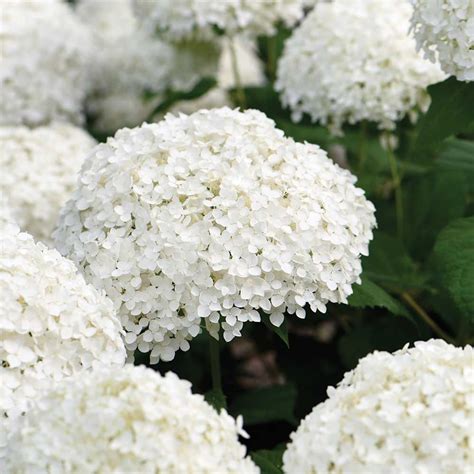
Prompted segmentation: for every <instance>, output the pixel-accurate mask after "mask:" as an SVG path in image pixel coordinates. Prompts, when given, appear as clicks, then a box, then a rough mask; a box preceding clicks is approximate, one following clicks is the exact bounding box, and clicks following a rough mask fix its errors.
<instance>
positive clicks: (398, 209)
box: [387, 139, 403, 238]
mask: <svg viewBox="0 0 474 474" xmlns="http://www.w3.org/2000/svg"><path fill="white" fill-rule="evenodd" d="M387 143H389V140H388V139H387ZM387 152H388V161H389V164H390V172H391V174H392V181H393V186H394V188H395V213H396V216H397V233H398V237H400V238H402V237H403V196H402V188H401V184H402V183H401V180H400V174H399V173H398V165H397V159H396V157H395V154H394V152H393V149H392V146H391V145H390V143H389V144H388V146H387Z"/></svg>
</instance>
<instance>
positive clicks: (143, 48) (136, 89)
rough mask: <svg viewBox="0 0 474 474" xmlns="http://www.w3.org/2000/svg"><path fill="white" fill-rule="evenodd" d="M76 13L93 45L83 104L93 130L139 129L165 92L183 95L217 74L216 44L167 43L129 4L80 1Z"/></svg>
mask: <svg viewBox="0 0 474 474" xmlns="http://www.w3.org/2000/svg"><path fill="white" fill-rule="evenodd" d="M76 11H77V14H78V16H79V17H80V18H81V19H82V21H83V22H84V23H85V24H86V25H87V26H88V27H89V28H90V31H91V36H92V38H93V41H94V44H95V46H96V55H95V58H94V61H95V63H94V68H93V69H94V89H93V93H92V94H91V96H90V97H89V99H88V102H87V106H88V111H89V112H90V114H91V116H92V117H93V119H94V121H93V125H94V128H95V129H96V130H97V131H100V132H110V131H113V132H115V131H116V130H117V129H119V128H122V127H125V126H129V127H134V126H136V125H140V124H141V123H142V122H143V121H145V120H146V119H147V118H148V117H149V116H150V114H151V113H152V111H153V109H154V108H155V107H156V106H157V105H158V104H159V103H160V102H161V100H163V94H164V92H165V91H166V90H167V89H169V88H171V89H176V90H184V91H187V90H189V89H192V88H193V87H194V86H195V85H196V84H197V83H198V81H199V80H200V79H202V78H203V77H207V76H208V77H213V76H215V74H216V70H217V62H218V58H219V52H220V48H219V45H218V44H217V45H211V44H201V43H198V44H195V45H194V44H193V45H191V44H180V45H171V44H168V43H166V42H164V41H162V40H160V39H158V38H156V37H155V36H153V35H151V34H149V32H146V31H144V30H143V29H142V28H140V26H139V25H138V23H137V21H136V18H135V16H134V13H133V9H132V0H117V1H114V2H113V4H112V3H111V2H108V1H99V2H98V1H96V0H81V1H80V2H79V3H78V6H77V9H76ZM147 95H148V96H150V95H152V96H153V97H152V98H150V97H147Z"/></svg>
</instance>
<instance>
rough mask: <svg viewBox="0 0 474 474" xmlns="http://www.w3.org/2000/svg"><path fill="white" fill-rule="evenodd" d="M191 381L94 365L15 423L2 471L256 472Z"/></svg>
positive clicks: (229, 423)
mask: <svg viewBox="0 0 474 474" xmlns="http://www.w3.org/2000/svg"><path fill="white" fill-rule="evenodd" d="M239 435H244V436H245V432H244V431H243V430H242V421H241V419H237V420H234V419H233V418H232V417H231V416H230V415H228V414H227V412H226V411H225V410H222V411H221V413H220V414H218V413H217V412H216V411H215V410H214V408H212V407H211V406H210V405H209V404H208V403H206V402H205V401H204V398H203V397H202V396H201V395H193V394H192V392H191V384H190V383H189V382H187V381H184V380H180V379H179V378H178V377H177V376H176V375H175V374H173V373H172V372H168V373H167V374H166V376H161V375H160V374H159V373H157V372H155V371H153V370H151V369H147V368H145V367H143V366H141V367H136V366H125V367H123V368H122V369H113V370H110V369H109V370H107V369H103V370H97V371H93V372H89V373H87V374H83V375H81V376H76V377H72V378H70V379H69V380H65V381H63V382H62V383H61V384H58V385H57V386H56V387H55V388H54V389H53V390H50V391H49V392H48V393H47V394H45V396H44V397H42V398H41V399H39V400H38V401H37V402H36V403H35V404H34V406H33V407H32V408H31V409H30V410H29V411H28V412H27V413H26V415H25V416H24V417H23V418H22V419H21V420H19V422H18V423H17V424H16V426H15V430H14V433H13V436H12V439H11V441H10V442H9V446H8V449H7V461H6V463H7V468H9V469H10V470H11V471H12V472H16V473H28V472H140V473H142V474H145V473H150V474H152V473H169V474H178V473H186V472H192V473H196V474H198V473H203V474H204V473H211V472H219V473H223V474H224V473H229V474H230V473H233V474H257V473H258V472H259V470H258V468H257V467H256V466H255V465H254V464H253V462H252V461H251V460H250V459H249V458H246V457H245V447H244V446H243V445H242V444H240V443H239V441H238V436H239Z"/></svg>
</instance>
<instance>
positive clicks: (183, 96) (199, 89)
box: [149, 77, 217, 121]
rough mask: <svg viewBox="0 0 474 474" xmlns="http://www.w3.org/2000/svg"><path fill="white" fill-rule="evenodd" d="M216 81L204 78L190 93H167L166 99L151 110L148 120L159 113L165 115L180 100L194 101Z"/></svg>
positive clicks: (213, 85)
mask: <svg viewBox="0 0 474 474" xmlns="http://www.w3.org/2000/svg"><path fill="white" fill-rule="evenodd" d="M216 84H217V81H216V80H215V79H214V78H210V77H205V78H203V79H201V80H200V81H199V82H198V83H197V84H196V85H195V86H194V87H193V88H192V89H191V90H190V91H187V92H180V91H168V93H167V94H166V99H165V100H164V101H163V102H161V103H160V104H159V105H158V106H157V107H155V108H154V109H153V112H151V114H150V115H149V120H150V121H151V120H152V118H153V117H154V116H155V115H156V114H159V113H165V112H166V111H167V110H168V109H169V108H170V107H171V106H172V105H173V104H175V103H176V102H179V101H182V100H194V99H197V98H199V97H201V96H203V95H204V94H206V93H207V92H209V91H210V90H211V89H212V88H213V87H215V85H216Z"/></svg>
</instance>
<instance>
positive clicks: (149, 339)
mask: <svg viewBox="0 0 474 474" xmlns="http://www.w3.org/2000/svg"><path fill="white" fill-rule="evenodd" d="M79 181H80V184H79V188H78V190H77V191H76V192H75V194H74V197H73V199H72V200H71V201H69V202H68V204H67V205H66V206H65V209H64V210H63V211H62V213H61V219H60V224H59V227H58V229H57V230H56V233H55V237H56V244H57V246H58V248H59V249H60V251H61V252H62V253H63V254H64V255H67V256H69V257H70V258H71V259H72V260H73V261H75V262H76V263H77V264H78V266H79V267H80V268H83V270H84V273H85V275H86V279H88V281H90V282H91V283H93V284H94V285H96V286H97V287H99V288H104V289H105V291H106V292H107V294H108V295H109V297H110V298H111V299H112V300H113V301H114V302H115V304H116V307H117V310H118V311H119V314H120V317H121V318H122V323H123V326H124V328H125V330H126V332H127V334H126V337H125V341H126V344H127V347H128V349H129V350H130V351H133V350H135V349H136V348H137V347H138V349H139V350H140V351H142V352H151V354H150V355H151V360H152V362H156V361H158V360H159V359H162V360H170V359H172V358H173V357H174V354H175V352H176V351H177V350H178V349H182V350H186V349H187V348H188V347H189V343H188V342H187V341H188V340H189V339H191V338H192V337H194V336H196V335H197V334H198V333H199V331H200V326H201V323H205V324H206V325H207V327H208V330H210V331H211V333H215V332H216V330H217V329H218V328H219V326H220V327H221V328H222V329H223V335H224V339H225V340H226V341H229V340H231V339H232V338H233V337H236V336H239V335H240V331H241V329H242V327H243V324H244V323H245V322H246V321H255V322H256V321H260V314H259V311H264V312H265V313H267V314H269V315H270V320H271V321H272V323H273V324H275V325H276V326H279V325H280V324H281V323H282V322H283V319H284V312H285V311H288V312H290V313H295V312H296V314H297V315H298V316H299V317H301V318H304V317H305V310H304V307H305V305H306V304H308V305H309V306H310V307H311V309H312V310H313V311H314V312H316V311H321V312H324V311H325V310H326V306H325V305H326V303H327V302H328V301H331V302H345V301H346V298H347V296H348V295H350V294H351V292H352V289H351V285H352V284H353V283H356V282H359V275H360V273H361V262H360V256H361V255H366V254H367V252H368V243H369V241H370V240H371V238H372V228H373V227H374V225H375V218H374V207H373V205H372V203H370V202H368V201H367V200H366V198H365V197H364V192H363V191H362V190H361V189H359V188H357V187H355V186H354V183H355V181H356V178H355V177H354V176H353V175H352V174H351V173H349V172H348V171H346V170H343V169H340V168H339V167H338V166H337V165H335V164H334V163H333V162H332V161H331V160H330V159H329V158H328V157H327V155H326V153H325V152H324V151H322V150H321V149H320V148H319V147H318V146H316V145H310V144H301V143H296V142H295V141H293V140H292V139H290V138H286V137H284V134H283V132H282V131H280V130H278V129H276V128H275V124H274V122H273V121H272V120H270V119H268V118H267V117H266V116H265V115H264V114H263V113H261V112H259V111H256V110H248V111H246V112H244V113H242V112H239V111H237V110H230V109H229V108H222V109H214V110H203V111H200V112H196V113H195V114H192V115H190V116H186V115H180V116H179V117H176V116H173V115H171V114H169V115H167V116H166V117H165V119H164V120H162V121H161V122H159V123H158V124H144V125H143V126H142V127H139V128H136V129H133V130H130V129H124V130H119V131H118V132H117V134H116V135H115V137H114V138H112V139H109V140H108V141H107V143H106V144H101V145H99V146H98V147H97V148H95V150H94V151H93V152H92V153H91V154H90V155H89V157H88V158H87V160H86V162H85V164H84V166H83V168H82V171H81V177H80V180H79Z"/></svg>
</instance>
